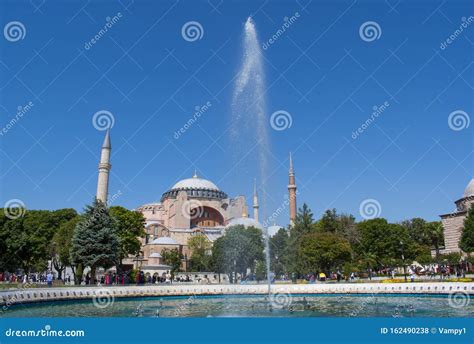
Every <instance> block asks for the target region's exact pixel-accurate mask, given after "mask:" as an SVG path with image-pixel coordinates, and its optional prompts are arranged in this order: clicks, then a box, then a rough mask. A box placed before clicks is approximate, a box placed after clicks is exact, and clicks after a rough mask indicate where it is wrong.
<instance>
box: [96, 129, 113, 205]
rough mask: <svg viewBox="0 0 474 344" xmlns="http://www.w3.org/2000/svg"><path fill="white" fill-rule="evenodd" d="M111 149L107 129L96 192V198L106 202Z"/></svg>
mask: <svg viewBox="0 0 474 344" xmlns="http://www.w3.org/2000/svg"><path fill="white" fill-rule="evenodd" d="M111 150H112V145H111V143H110V131H109V130H107V133H106V134H105V138H104V143H103V144H102V150H101V153H100V163H99V178H98V180H97V194H96V198H97V199H98V200H100V201H102V202H104V203H107V197H108V193H109V173H110V169H111V168H112V165H110V152H111Z"/></svg>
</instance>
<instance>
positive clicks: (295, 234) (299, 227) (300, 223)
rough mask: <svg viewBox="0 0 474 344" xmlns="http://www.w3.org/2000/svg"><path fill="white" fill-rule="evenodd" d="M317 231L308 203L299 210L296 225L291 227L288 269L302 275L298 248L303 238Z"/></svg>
mask: <svg viewBox="0 0 474 344" xmlns="http://www.w3.org/2000/svg"><path fill="white" fill-rule="evenodd" d="M315 230H316V226H315V223H314V218H313V213H312V211H311V209H310V208H309V207H308V205H307V204H306V203H304V204H303V207H301V208H299V209H298V213H297V214H296V217H295V221H294V224H293V225H292V226H290V227H289V233H290V237H289V239H288V250H287V269H288V271H291V272H295V273H296V274H297V275H300V274H301V273H302V272H301V271H300V270H299V268H300V265H299V264H298V263H297V259H298V247H299V246H300V240H301V237H302V236H303V235H305V234H308V233H311V232H313V231H315Z"/></svg>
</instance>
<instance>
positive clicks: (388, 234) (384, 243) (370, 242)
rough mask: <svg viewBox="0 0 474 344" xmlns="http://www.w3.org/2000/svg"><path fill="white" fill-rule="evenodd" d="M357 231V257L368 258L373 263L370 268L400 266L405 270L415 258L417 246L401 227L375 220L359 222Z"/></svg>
mask: <svg viewBox="0 0 474 344" xmlns="http://www.w3.org/2000/svg"><path fill="white" fill-rule="evenodd" d="M357 229H358V230H359V232H360V238H361V239H360V242H359V244H357V245H356V251H357V253H358V255H359V257H364V256H370V259H371V260H373V262H374V264H373V265H372V266H371V268H373V267H384V266H390V267H394V266H400V265H403V267H404V268H406V265H407V263H408V264H409V263H411V262H412V261H413V259H415V258H416V253H417V251H416V249H417V245H416V243H415V242H414V241H413V240H412V239H411V237H410V236H409V233H408V230H407V228H406V227H404V226H402V225H399V224H393V223H392V224H390V223H388V222H387V220H385V219H381V218H377V219H371V220H366V221H362V222H359V223H358V224H357ZM367 262H368V260H367ZM367 268H369V267H367Z"/></svg>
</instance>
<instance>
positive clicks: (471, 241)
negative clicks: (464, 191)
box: [459, 206, 474, 253]
mask: <svg viewBox="0 0 474 344" xmlns="http://www.w3.org/2000/svg"><path fill="white" fill-rule="evenodd" d="M459 247H460V248H461V250H463V251H464V252H466V253H471V252H474V206H471V208H469V211H468V213H467V217H466V219H465V220H464V228H463V230H462V234H461V241H460V242H459Z"/></svg>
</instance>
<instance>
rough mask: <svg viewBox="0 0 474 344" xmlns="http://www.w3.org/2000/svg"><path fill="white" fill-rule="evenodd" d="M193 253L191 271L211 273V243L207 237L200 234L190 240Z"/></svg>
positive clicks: (189, 244) (189, 245)
mask: <svg viewBox="0 0 474 344" xmlns="http://www.w3.org/2000/svg"><path fill="white" fill-rule="evenodd" d="M188 247H189V250H190V251H191V259H190V260H189V265H190V269H191V271H198V272H203V271H209V270H210V263H211V254H210V252H211V243H210V242H209V240H208V239H207V237H206V236H205V235H202V234H198V235H195V236H193V237H191V238H189V239H188Z"/></svg>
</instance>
